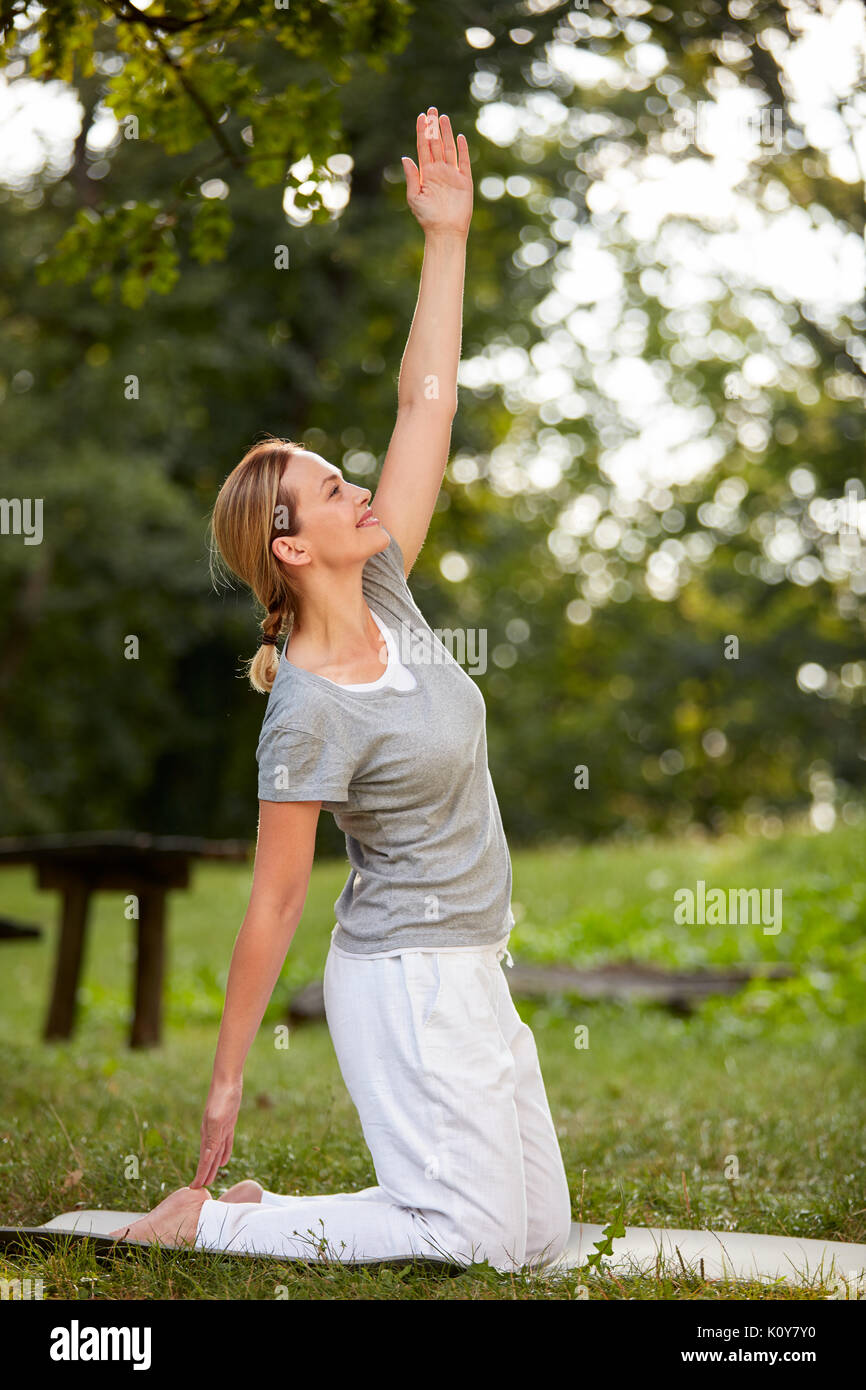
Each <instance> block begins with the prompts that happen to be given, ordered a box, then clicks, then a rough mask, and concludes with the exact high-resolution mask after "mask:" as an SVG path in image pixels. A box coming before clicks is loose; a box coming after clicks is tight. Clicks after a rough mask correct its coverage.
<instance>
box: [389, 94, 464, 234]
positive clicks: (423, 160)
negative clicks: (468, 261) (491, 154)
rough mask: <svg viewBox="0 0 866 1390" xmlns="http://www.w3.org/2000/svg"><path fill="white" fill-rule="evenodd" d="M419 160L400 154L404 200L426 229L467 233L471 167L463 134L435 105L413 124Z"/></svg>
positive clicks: (450, 232) (449, 232)
mask: <svg viewBox="0 0 866 1390" xmlns="http://www.w3.org/2000/svg"><path fill="white" fill-rule="evenodd" d="M415 133H416V136H417V141H418V163H417V164H416V163H415V162H414V160H412V159H409V158H408V157H406V156H404V157H403V172H404V173H405V175H406V201H407V202H408V204H409V207H410V208H411V210H412V212H413V213H414V215H415V217H416V218H417V219H418V222H419V223H420V225H421V227H422V228H423V229H424V231H425V232H445V233H448V234H450V235H457V236H464V237H465V236H466V235H467V234H468V232H469V223H470V221H471V218H472V169H471V167H470V164H469V146H468V145H467V143H466V137H465V135H458V136H457V140H456V143H455V140H454V133H453V131H452V129H451V122H450V120H449V119H448V117H447V116H445V115H442V116H440V115H439V113H438V111H437V110H436V107H435V106H430V107H428V109H427V114H426V115H423V114H422V115H420V116H419V117H418V119H417V121H416V123H415Z"/></svg>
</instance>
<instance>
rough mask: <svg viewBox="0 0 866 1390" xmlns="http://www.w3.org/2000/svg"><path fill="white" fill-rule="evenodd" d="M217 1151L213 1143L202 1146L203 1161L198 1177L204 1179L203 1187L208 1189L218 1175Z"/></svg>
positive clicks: (200, 1163)
mask: <svg viewBox="0 0 866 1390" xmlns="http://www.w3.org/2000/svg"><path fill="white" fill-rule="evenodd" d="M216 1157H217V1151H216V1149H215V1148H214V1145H213V1144H211V1143H207V1144H202V1149H201V1159H200V1160H199V1165H198V1172H197V1173H196V1177H197V1178H198V1177H201V1178H202V1180H203V1181H202V1187H208V1186H209V1185H210V1184H211V1183H212V1182H213V1180H214V1176H215V1175H216V1162H215V1160H216Z"/></svg>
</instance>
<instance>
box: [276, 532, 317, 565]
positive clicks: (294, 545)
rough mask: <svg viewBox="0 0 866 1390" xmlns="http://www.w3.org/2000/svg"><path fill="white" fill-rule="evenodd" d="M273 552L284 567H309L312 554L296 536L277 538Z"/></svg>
mask: <svg viewBox="0 0 866 1390" xmlns="http://www.w3.org/2000/svg"><path fill="white" fill-rule="evenodd" d="M271 551H272V552H273V554H274V555H275V556H276V558H277V559H278V560H281V561H282V563H283V564H284V565H308V564H309V563H310V553H309V551H308V550H307V549H306V547H305V546H304V544H303V542H302V541H299V540H298V539H297V538H296V537H295V536H275V537H274V539H273V540H272V541H271Z"/></svg>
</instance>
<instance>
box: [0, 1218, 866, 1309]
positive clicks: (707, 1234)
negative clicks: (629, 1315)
mask: <svg viewBox="0 0 866 1390" xmlns="http://www.w3.org/2000/svg"><path fill="white" fill-rule="evenodd" d="M145 1214H146V1213H144V1212H130V1211H69V1212H63V1213H62V1214H61V1215H60V1216H55V1217H52V1219H51V1220H50V1221H46V1222H45V1224H44V1225H42V1226H29V1227H23V1228H20V1229H19V1228H14V1227H13V1228H0V1249H5V1250H12V1249H16V1248H18V1249H21V1248H23V1247H25V1246H26V1243H27V1240H28V1239H29V1240H32V1241H34V1242H35V1243H36V1244H38V1245H40V1246H42V1247H46V1246H48V1247H50V1246H51V1245H55V1244H57V1243H60V1242H62V1241H64V1240H68V1239H69V1238H70V1237H72V1238H73V1239H76V1240H84V1239H87V1240H90V1241H91V1242H92V1245H93V1248H94V1253H96V1252H97V1251H98V1252H99V1253H101V1254H110V1253H111V1252H113V1251H117V1250H123V1249H143V1248H144V1249H146V1248H147V1242H146V1241H132V1240H118V1241H114V1240H109V1238H108V1232H109V1231H114V1230H116V1229H117V1228H118V1227H119V1226H128V1225H130V1224H131V1223H132V1222H133V1221H138V1220H140V1219H141V1217H142V1216H143V1215H145ZM602 1234H603V1228H602V1227H601V1226H597V1225H592V1224H591V1223H589V1222H584V1223H583V1224H580V1223H578V1222H574V1223H573V1224H572V1228H571V1238H570V1240H569V1242H568V1246H567V1247H566V1250H565V1253H564V1254H563V1256H562V1257H561V1259H559V1260H557V1261H556V1262H554V1263H553V1264H549V1265H547V1266H545V1268H544V1270H543V1271H541V1272H543V1274H544V1275H545V1277H551V1276H553V1277H555V1276H556V1275H557V1274H563V1273H566V1272H567V1271H569V1270H574V1269H580V1268H581V1266H582V1265H584V1264H585V1262H586V1260H587V1258H588V1256H590V1255H592V1254H593V1253H594V1252H595V1242H596V1241H599V1240H601V1239H602ZM220 1253H223V1254H231V1255H237V1256H238V1257H239V1258H242V1259H258V1258H259V1256H257V1255H251V1254H250V1253H249V1252H246V1251H223V1252H220ZM659 1257H661V1262H662V1268H663V1269H664V1270H665V1271H666V1272H667V1273H671V1274H682V1273H683V1265H685V1268H686V1270H687V1271H689V1272H690V1273H694V1274H695V1275H697V1276H699V1277H700V1275H701V1261H703V1277H704V1278H705V1279H706V1280H720V1279H728V1280H732V1281H735V1282H739V1281H744V1280H745V1281H751V1282H762V1283H763V1282H771V1283H784V1284H788V1285H793V1286H797V1287H799V1286H802V1285H806V1286H808V1287H812V1286H814V1285H816V1284H818V1283H823V1284H825V1285H828V1286H835V1287H837V1288H840V1289H841V1290H842V1293H841V1296H842V1297H844V1296H845V1294H846V1293H847V1294H848V1296H850V1297H852V1298H857V1297H858V1295H859V1297H861V1298H862V1297H866V1245H856V1244H854V1243H852V1242H847V1241H838V1240H812V1239H807V1238H806V1237H801V1236H767V1235H754V1234H750V1233H746V1232H743V1231H684V1230H675V1229H669V1228H668V1227H662V1226H649V1227H643V1226H628V1227H626V1234H625V1235H624V1236H621V1237H619V1238H618V1239H615V1240H614V1243H613V1254H612V1255H609V1256H608V1255H606V1256H604V1257H603V1261H602V1263H603V1265H604V1267H605V1269H608V1270H610V1271H611V1272H612V1273H614V1274H616V1275H617V1276H619V1277H622V1276H628V1275H636V1274H653V1273H654V1272H655V1270H656V1266H657V1262H658V1260H659ZM264 1258H279V1257H277V1256H265V1257H264ZM286 1263H298V1264H304V1263H308V1262H307V1261H303V1260H295V1259H292V1260H289V1261H286ZM345 1263H346V1264H352V1265H406V1264H412V1265H425V1266H426V1265H429V1266H433V1267H436V1268H437V1269H439V1270H440V1271H444V1272H448V1273H460V1272H461V1270H462V1268H463V1267H462V1266H461V1265H459V1264H456V1263H454V1262H452V1261H448V1260H443V1259H436V1258H435V1257H432V1256H429V1257H427V1256H425V1257H420V1258H419V1257H416V1258H414V1259H413V1258H412V1257H408V1256H394V1257H389V1258H387V1259H377V1260H352V1261H348V1260H347V1261H346V1262H345ZM840 1277H841V1280H842V1281H844V1282H840Z"/></svg>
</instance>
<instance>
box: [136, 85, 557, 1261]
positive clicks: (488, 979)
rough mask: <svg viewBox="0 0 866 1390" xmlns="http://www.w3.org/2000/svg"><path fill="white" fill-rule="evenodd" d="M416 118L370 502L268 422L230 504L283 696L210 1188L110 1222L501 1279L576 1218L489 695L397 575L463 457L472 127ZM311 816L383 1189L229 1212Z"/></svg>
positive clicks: (212, 1101)
mask: <svg viewBox="0 0 866 1390" xmlns="http://www.w3.org/2000/svg"><path fill="white" fill-rule="evenodd" d="M416 133H417V143H418V164H417V166H416V165H415V163H414V162H413V161H412V160H411V159H404V160H403V165H404V170H405V173H406V181H407V198H408V202H409V206H410V208H411V209H412V212H413V213H414V214H415V216H416V218H417V219H418V221H419V223H420V224H421V227H422V228H423V230H424V233H425V246H424V263H423V270H422V274H421V286H420V292H419V297H418V304H417V308H416V311H415V316H414V319H413V322H412V328H411V332H410V334H409V340H408V343H407V346H406V352H405V355H404V358H403V362H402V366H401V371H400V381H399V389H398V411H397V422H396V426H395V429H394V432H393V435H392V438H391V442H390V446H389V449H388V452H387V455H386V458H385V462H384V464H383V467H382V473H381V478H380V481H379V486H378V488H377V491H376V495H375V497H373V498H372V501H371V498H370V492H369V490H368V489H367V488H365V487H360V486H357V485H356V484H354V483H349V482H347V481H346V480H345V479H343V478H342V475H341V473H340V471H339V469H337V468H336V467H335V466H334V465H332V464H331V463H328V462H327V461H326V460H325V459H323V458H321V457H320V456H319V455H317V454H315V453H311V452H310V451H308V450H306V449H304V448H303V447H302V446H300V445H295V444H292V443H290V442H288V441H285V440H278V439H274V438H273V437H269V438H268V439H266V440H265V441H264V442H262V443H260V444H258V445H256V446H255V447H254V448H253V449H251V450H250V452H249V453H248V454H247V456H246V457H245V458H244V459H243V460H242V462H241V463H240V464H239V465H238V466H237V468H235V470H234V471H233V472H232V473H231V475H230V476H229V478H228V479H227V480H226V482H225V484H224V485H223V487H222V489H221V490H220V494H219V497H218V499H217V502H216V506H215V508H214V515H213V534H214V539H215V542H216V545H217V547H218V549H219V552H220V554H221V556H222V559H223V560H224V561H225V563H226V564H227V565H228V567H229V568H230V569H231V570H232V571H233V572H234V573H235V574H236V575H238V576H239V577H240V578H241V579H242V580H243V581H244V582H245V583H246V584H247V585H249V587H250V588H251V590H252V591H253V593H254V594H255V595H256V597H257V598H258V599H259V600H260V602H261V603H262V605H263V606H264V608H265V609H266V617H265V619H264V620H263V633H262V639H261V641H262V645H261V646H260V648H259V651H258V653H257V655H256V656H255V658H254V659H253V661H252V663H251V666H250V679H251V682H252V684H253V685H254V687H255V688H256V689H257V690H260V691H269V692H270V695H269V699H268V706H267V711H266V713H265V718H264V723H263V726H262V736H261V740H260V743H259V747H258V752H257V757H258V764H259V801H260V819H259V832H258V843H257V849H256V860H255V869H254V875H253V885H252V893H251V896H250V903H249V907H248V910H247V913H246V915H245V917H244V921H243V924H242V926H241V930H240V933H239V935H238V939H237V942H236V944H235V948H234V953H233V956H232V963H231V969H230V973H229V979H228V986H227V990H226V1003H225V1010H224V1014H223V1020H222V1025H221V1028H220V1036H219V1042H218V1046H217V1053H216V1061H215V1065H214V1074H213V1080H212V1084H211V1088H210V1093H209V1096H208V1100H207V1107H206V1111H205V1116H204V1121H203V1124H202V1143H201V1156H200V1161H199V1165H198V1171H197V1172H196V1175H195V1179H194V1181H193V1183H192V1185H191V1186H190V1187H186V1188H181V1189H180V1191H178V1192H175V1193H172V1194H171V1196H170V1197H168V1198H166V1200H165V1201H164V1202H162V1203H161V1204H160V1205H159V1206H158V1207H157V1208H156V1209H155V1210H154V1211H153V1212H152V1213H150V1215H149V1216H147V1217H145V1218H144V1219H143V1220H141V1221H139V1222H136V1223H135V1224H133V1225H132V1226H130V1227H127V1228H122V1229H120V1230H118V1231H116V1232H113V1233H112V1234H113V1235H116V1236H118V1237H121V1236H124V1235H128V1236H129V1238H130V1239H137V1240H151V1241H159V1242H161V1243H164V1244H170V1245H172V1244H192V1243H194V1244H195V1245H196V1246H197V1247H200V1248H204V1249H218V1250H245V1251H247V1252H256V1253H261V1254H277V1255H283V1256H288V1257H292V1256H296V1257H301V1258H314V1259H315V1258H322V1257H328V1258H334V1259H338V1260H376V1259H382V1258H388V1257H400V1258H411V1257H428V1258H433V1259H436V1258H439V1259H443V1260H452V1261H455V1262H457V1263H460V1264H468V1263H471V1262H472V1261H473V1260H485V1259H486V1260H488V1261H489V1262H490V1264H491V1265H492V1266H494V1267H495V1268H497V1269H500V1270H512V1269H517V1268H520V1267H521V1266H524V1265H529V1266H541V1265H543V1264H545V1263H550V1262H551V1261H554V1260H556V1259H558V1258H559V1256H560V1255H561V1254H562V1252H563V1250H564V1248H565V1244H566V1242H567V1240H568V1236H569V1233H570V1223H571V1211H570V1200H569V1192H568V1183H567V1179H566V1175H565V1170H564V1167H563V1163H562V1157H561V1154H560V1150H559V1145H558V1142H557V1138H556V1133H555V1130H554V1126H553V1122H552V1119H551V1115H550V1109H549V1106H548V1102H547V1097H546V1094H545V1090H544V1084H543V1081H542V1077H541V1072H540V1069H539V1065H538V1056H537V1052H536V1047H535V1040H534V1038H533V1035H532V1032H531V1030H530V1029H529V1028H528V1027H527V1025H526V1024H525V1023H523V1022H522V1021H521V1019H520V1018H519V1016H518V1014H517V1012H516V1010H515V1007H514V1004H513V1002H512V1000H511V995H510V993H509V990H508V985H507V982H506V978H505V975H504V973H503V970H502V968H501V965H500V961H501V960H502V958H503V957H504V956H505V957H507V958H508V961H509V964H510V956H509V955H508V951H507V943H508V936H509V932H510V929H511V926H512V925H513V922H514V918H513V915H512V913H511V907H510V899H511V863H510V859H509V855H508V849H507V846H506V842H505V837H504V834H503V831H502V823H501V820H500V815H499V808H498V805H497V802H496V796H495V794H494V791H493V784H492V782H491V779H490V773H489V770H488V767H487V748H486V738H485V727H484V718H485V708H484V701H483V698H482V696H481V694H480V692H479V690H478V688H477V687H476V685H475V684H474V682H473V681H472V680H471V679H470V678H469V676H467V675H466V673H465V672H464V671H463V670H461V668H460V666H459V665H458V664H457V663H456V662H455V661H454V660H453V659H452V657H451V656H450V654H449V653H448V652H447V651H446V649H445V647H444V646H443V644H442V643H441V642H439V640H438V639H437V638H436V637H435V636H434V635H433V633H432V631H431V629H430V628H429V626H428V625H427V623H426V622H425V620H424V618H423V616H422V615H421V613H420V611H419V610H418V608H417V607H416V605H415V602H414V600H413V598H412V594H411V592H410V590H409V587H408V585H407V583H406V577H407V575H408V574H409V572H410V570H411V569H412V566H413V564H414V562H415V559H416V557H417V555H418V552H419V550H420V548H421V545H422V543H423V541H424V538H425V536H426V534H427V530H428V527H429V524H430V519H431V516H432V513H433V508H434V504H435V502H436V498H437V496H438V493H439V489H440V486H441V483H442V477H443V473H444V470H445V465H446V462H447V457H448V449H449V443H450V437H451V425H452V420H453V417H454V414H455V411H456V405H457V399H456V398H457V366H458V361H459V356H460V332H461V315H462V299H463V276H464V262H465V247H466V238H467V235H468V231H469V222H470V217H471V213H472V177H471V171H470V166H469V152H468V149H467V145H466V140H465V139H464V137H463V136H462V135H459V136H458V137H457V141H456V143H455V140H454V136H453V133H452V130H451V124H450V122H449V120H448V118H447V116H444V115H443V116H442V117H441V118H440V117H439V116H438V114H437V112H436V109H435V108H434V107H431V108H430V109H429V110H428V112H427V114H426V116H424V115H421V116H419V117H418V121H417V132H416ZM286 631H287V632H289V633H290V640H289V641H287V643H286V645H285V648H284V650H283V652H282V656H279V655H278V653H277V650H276V642H277V638H278V637H279V636H280V635H281V634H282V633H283V632H286ZM322 809H324V810H327V811H330V812H332V814H333V815H334V816H335V818H336V820H337V823H338V825H339V826H340V828H341V829H342V830H344V831H345V833H346V847H347V853H348V856H349V860H350V863H351V872H350V874H349V878H348V880H347V882H346V885H345V887H344V889H343V892H342V893H341V895H340V898H339V899H338V901H337V903H336V904H335V908H336V917H337V924H336V926H335V927H334V931H333V933H332V939H331V946H330V951H329V954H328V959H327V965H326V970H325V1007H326V1013H327V1019H328V1025H329V1028H330V1032H331V1036H332V1039H333V1043H334V1048H335V1051H336V1054H337V1059H338V1061H339V1065H340V1069H341V1071H342V1074H343V1077H344V1080H345V1082H346V1085H347V1087H348V1090H349V1093H350V1095H351V1097H352V1099H353V1101H354V1104H355V1106H356V1107H357V1110H358V1114H359V1117H360V1120H361V1124H362V1127H363V1130H364V1136H365V1138H366V1140H367V1143H368V1145H369V1148H370V1152H371V1155H372V1158H373V1162H374V1166H375V1171H376V1176H377V1179H378V1183H377V1185H376V1186H374V1187H369V1188H366V1189H364V1190H363V1191H360V1192H354V1193H338V1194H336V1195H327V1196H309V1197H289V1196H283V1195H281V1194H279V1193H276V1192H270V1191H265V1190H264V1189H263V1188H262V1187H261V1186H260V1185H259V1184H258V1183H257V1182H254V1181H251V1180H250V1181H246V1182H242V1183H238V1184H237V1185H236V1186H235V1187H234V1188H231V1189H230V1190H229V1191H228V1192H226V1193H225V1194H224V1195H223V1196H222V1197H221V1198H219V1199H218V1200H214V1199H212V1198H211V1197H210V1195H209V1193H208V1192H207V1190H206V1187H207V1184H209V1183H211V1182H213V1180H214V1179H215V1178H216V1176H217V1173H218V1170H219V1168H220V1167H222V1166H223V1165H224V1164H226V1163H227V1162H228V1159H229V1157H230V1154H231V1151H232V1139H233V1134H234V1128H235V1124H236V1121H237V1116H238V1110H239V1106H240V1101H241V1089H242V1071H243V1065H244V1061H245V1058H246V1055H247V1052H248V1050H249V1047H250V1045H251V1043H252V1041H253V1039H254V1037H255V1035H256V1031H257V1029H258V1028H259V1025H260V1023H261V1019H262V1016H263V1014H264V1010H265V1008H266V1006H267V1003H268V1000H269V999H270V996H271V993H272V990H273V987H274V985H275V983H276V980H277V977H278V975H279V972H280V969H281V967H282V964H283V961H284V959H285V955H286V951H287V949H288V947H289V944H290V943H291V940H292V938H293V935H294V932H295V930H296V928H297V926H298V923H299V921H300V918H301V913H302V911H303V906H304V901H305V898H306V893H307V887H308V883H309V877H310V870H311V866H312V862H313V849H314V842H315V832H316V824H317V821H318V817H319V813H320V810H322Z"/></svg>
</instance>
